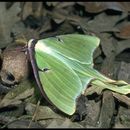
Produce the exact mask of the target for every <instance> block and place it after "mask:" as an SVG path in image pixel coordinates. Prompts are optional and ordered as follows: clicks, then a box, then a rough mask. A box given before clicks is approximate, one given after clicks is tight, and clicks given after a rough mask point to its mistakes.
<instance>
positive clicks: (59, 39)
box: [56, 37, 64, 43]
mask: <svg viewBox="0 0 130 130" xmlns="http://www.w3.org/2000/svg"><path fill="white" fill-rule="evenodd" d="M56 38H57V40H58V41H59V42H61V43H64V41H63V40H62V39H61V38H59V37H56Z"/></svg>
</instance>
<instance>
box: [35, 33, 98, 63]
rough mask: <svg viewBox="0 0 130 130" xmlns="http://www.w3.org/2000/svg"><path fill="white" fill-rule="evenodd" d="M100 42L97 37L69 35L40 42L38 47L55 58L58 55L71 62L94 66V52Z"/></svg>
mask: <svg viewBox="0 0 130 130" xmlns="http://www.w3.org/2000/svg"><path fill="white" fill-rule="evenodd" d="M99 42H100V40H99V38H97V37H95V36H88V35H81V34H67V35H60V36H57V37H51V38H46V39H42V40H39V41H38V43H37V45H36V46H38V47H40V46H41V47H42V48H44V51H48V53H50V54H52V55H53V56H55V54H57V53H58V54H60V55H63V56H64V57H67V58H68V59H70V60H76V61H79V62H82V63H87V64H92V63H93V52H94V51H95V49H96V48H97V47H98V45H99ZM39 45H40V46H39ZM42 45H43V46H42Z"/></svg>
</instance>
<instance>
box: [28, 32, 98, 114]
mask: <svg viewBox="0 0 130 130" xmlns="http://www.w3.org/2000/svg"><path fill="white" fill-rule="evenodd" d="M99 41H100V40H99V39H98V38H97V37H93V36H88V35H80V34H67V35H61V36H56V37H51V38H46V39H42V40H38V42H37V43H36V44H35V46H34V47H33V49H34V55H33V57H32V54H31V53H30V57H32V59H33V58H34V59H35V63H36V65H33V61H31V63H32V66H33V70H34V71H35V70H36V67H37V71H35V72H37V74H35V73H34V75H35V78H36V79H37V76H38V77H39V80H37V81H38V82H40V84H41V86H40V87H39V88H40V91H44V93H45V94H46V96H47V98H48V99H49V100H50V101H51V103H52V104H54V105H55V106H56V107H57V108H59V109H60V110H61V111H63V112H64V113H66V114H68V115H72V114H73V113H74V112H75V108H76V99H77V98H78V97H79V96H80V94H81V93H82V92H83V90H84V89H85V86H87V84H88V83H89V82H90V80H92V79H93V76H91V74H87V73H86V72H85V70H86V69H87V67H90V68H92V66H93V59H92V56H93V52H94V50H95V49H96V48H97V47H98V45H99ZM29 43H31V41H29Z"/></svg>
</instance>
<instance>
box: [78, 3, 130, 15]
mask: <svg viewBox="0 0 130 130" xmlns="http://www.w3.org/2000/svg"><path fill="white" fill-rule="evenodd" d="M77 3H78V4H80V5H82V6H84V7H85V10H86V11H88V12H90V13H99V12H102V11H104V10H107V9H112V10H116V11H122V12H128V11H130V8H129V6H130V3H129V2H77Z"/></svg>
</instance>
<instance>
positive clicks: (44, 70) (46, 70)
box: [41, 68, 50, 72]
mask: <svg viewBox="0 0 130 130" xmlns="http://www.w3.org/2000/svg"><path fill="white" fill-rule="evenodd" d="M49 70H50V69H49V68H43V69H41V71H42V72H48V71H49Z"/></svg>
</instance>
